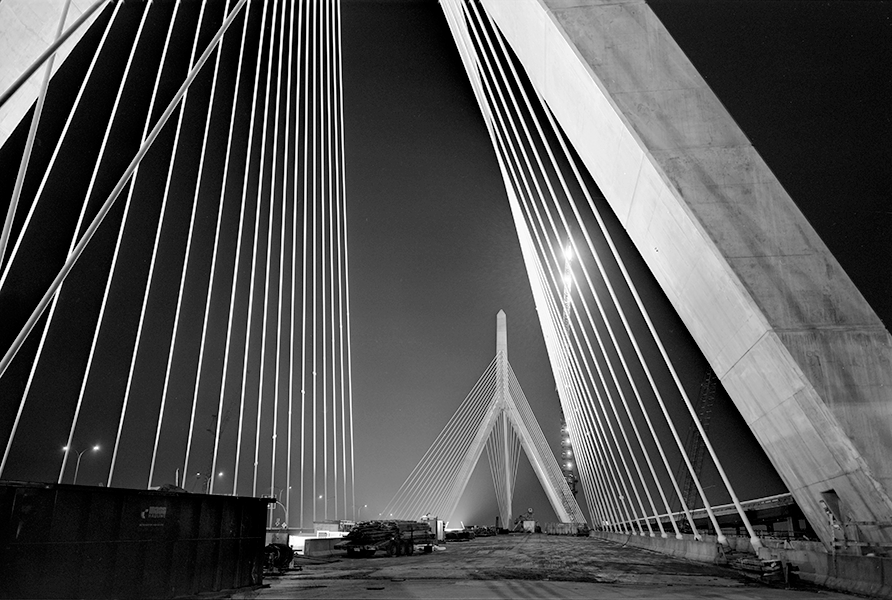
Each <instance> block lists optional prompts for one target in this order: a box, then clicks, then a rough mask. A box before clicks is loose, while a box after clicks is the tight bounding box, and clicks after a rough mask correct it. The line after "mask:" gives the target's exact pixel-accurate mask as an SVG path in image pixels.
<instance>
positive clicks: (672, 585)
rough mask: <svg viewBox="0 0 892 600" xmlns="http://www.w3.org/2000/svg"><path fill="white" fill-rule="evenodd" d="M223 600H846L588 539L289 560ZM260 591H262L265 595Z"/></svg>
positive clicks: (491, 542) (477, 543)
mask: <svg viewBox="0 0 892 600" xmlns="http://www.w3.org/2000/svg"><path fill="white" fill-rule="evenodd" d="M295 564H296V565H299V566H300V568H299V570H298V569H295V570H291V571H288V572H286V573H284V574H282V575H273V576H270V575H267V576H265V577H264V584H265V587H263V588H261V589H257V590H253V591H244V592H238V593H236V594H233V595H232V597H233V598H240V599H254V598H258V599H266V598H319V599H322V598H430V599H447V598H455V599H480V600H484V599H493V598H536V599H540V598H574V599H575V598H598V599H599V600H601V599H603V600H612V599H620V598H622V599H629V598H666V599H682V598H684V599H691V598H718V599H728V600H744V599H746V600H751V599H768V600H773V599H777V600H800V599H806V598H822V599H827V600H843V599H848V600H852V599H853V598H855V597H856V596H851V595H847V594H841V593H837V592H831V591H827V590H822V589H817V588H814V587H810V586H806V585H801V586H797V587H793V588H788V589H785V588H784V587H783V584H778V585H774V586H769V585H766V584H763V583H760V582H758V581H754V580H753V579H752V578H749V577H747V576H745V575H743V574H741V573H739V572H737V571H735V570H732V569H729V568H724V567H718V566H714V565H705V564H700V563H694V562H690V561H686V560H681V559H675V558H671V557H668V556H664V555H662V554H657V553H653V552H649V551H646V550H640V549H637V548H632V547H628V546H623V545H622V544H618V543H616V542H610V541H606V540H599V539H596V538H577V537H564V536H546V535H541V534H540V535H518V534H514V535H503V536H497V537H485V538H477V539H475V540H472V541H469V542H450V543H448V544H446V546H445V549H444V550H441V551H437V552H434V553H433V554H415V555H414V556H402V557H387V556H384V555H383V554H380V555H376V556H374V557H372V558H346V557H333V558H330V559H310V558H298V559H297V560H296V561H295ZM266 586H268V587H266Z"/></svg>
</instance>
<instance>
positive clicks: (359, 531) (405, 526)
mask: <svg viewBox="0 0 892 600" xmlns="http://www.w3.org/2000/svg"><path fill="white" fill-rule="evenodd" d="M391 539H401V540H409V541H411V542H412V543H415V544H422V543H427V542H429V541H430V540H432V539H433V536H432V535H431V530H430V526H429V525H428V524H427V523H421V522H416V521H364V522H362V523H357V524H356V525H355V526H354V527H353V529H351V530H350V533H348V534H347V535H346V536H344V540H345V541H350V542H352V543H353V544H356V545H364V546H376V545H378V544H380V543H381V542H384V541H386V540H391Z"/></svg>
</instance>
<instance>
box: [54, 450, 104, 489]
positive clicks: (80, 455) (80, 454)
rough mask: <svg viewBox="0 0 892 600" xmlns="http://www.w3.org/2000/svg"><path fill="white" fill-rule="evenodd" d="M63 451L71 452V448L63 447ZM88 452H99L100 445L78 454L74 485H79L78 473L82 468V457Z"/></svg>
mask: <svg viewBox="0 0 892 600" xmlns="http://www.w3.org/2000/svg"><path fill="white" fill-rule="evenodd" d="M62 450H64V451H65V452H68V451H69V447H68V446H62ZM88 450H92V451H93V452H96V451H98V450H99V444H96V445H95V446H93V447H92V448H84V449H83V450H81V451H80V452H78V453H77V463H75V465H74V484H77V472H78V471H79V470H80V468H81V457H82V456H83V455H84V452H86V451H88Z"/></svg>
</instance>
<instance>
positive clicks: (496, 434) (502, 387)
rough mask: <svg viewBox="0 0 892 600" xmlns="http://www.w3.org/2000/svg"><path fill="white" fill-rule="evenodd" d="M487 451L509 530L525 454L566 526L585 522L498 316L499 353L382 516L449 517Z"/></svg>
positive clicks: (502, 318) (504, 320) (501, 515)
mask: <svg viewBox="0 0 892 600" xmlns="http://www.w3.org/2000/svg"><path fill="white" fill-rule="evenodd" d="M484 448H485V449H486V456H487V459H488V460H489V470H490V474H491V475H492V481H493V487H494V488H495V491H496V500H497V501H498V505H499V518H500V522H501V523H502V524H503V526H504V527H505V528H508V527H509V526H510V525H511V522H512V517H513V515H514V510H513V502H512V501H513V498H514V489H515V483H516V481H517V468H518V466H519V464H520V453H521V450H522V451H523V453H524V454H526V456H527V458H528V459H529V461H530V463H531V464H532V467H533V470H534V471H535V473H536V476H537V477H538V479H539V482H540V483H541V484H542V488H543V489H544V490H545V493H546V496H547V497H548V501H549V502H550V503H551V507H552V509H553V510H554V513H555V515H556V516H557V518H558V520H559V521H561V522H562V523H575V524H577V525H583V524H585V522H586V519H585V516H584V515H583V514H582V510H581V509H580V508H579V504H578V503H577V502H576V498H575V497H574V495H573V492H572V491H571V490H570V486H569V485H568V484H567V480H566V475H565V472H564V470H563V469H562V468H561V466H560V465H559V464H558V462H557V460H556V459H555V457H554V454H553V453H552V451H551V448H550V447H549V445H548V442H547V441H546V438H545V435H544V434H543V433H542V429H541V428H540V427H539V422H538V421H537V420H536V416H535V415H534V414H533V410H532V408H530V403H529V401H528V400H527V399H526V396H525V395H524V393H523V389H522V388H521V386H520V382H519V381H518V380H517V375H515V373H514V369H512V368H511V364H510V363H509V362H508V325H507V318H506V315H505V313H504V311H499V313H498V315H497V316H496V355H495V356H494V357H493V359H492V362H490V364H489V366H488V367H487V368H486V370H485V371H484V372H483V374H482V375H481V376H480V379H478V380H477V382H476V383H475V384H474V387H473V388H472V390H471V392H470V393H469V394H468V395H467V397H466V398H465V400H464V401H463V402H462V404H461V406H459V407H458V410H456V411H455V414H454V415H453V416H452V418H451V419H450V420H449V422H448V423H447V424H446V426H445V427H444V428H443V431H442V432H440V435H438V436H437V438H436V439H435V440H434V442H433V444H432V445H431V447H430V448H429V449H428V451H427V452H426V453H425V455H424V456H423V457H422V459H421V461H420V462H419V463H418V465H417V466H416V467H415V469H413V471H412V473H411V474H410V475H409V477H408V478H407V479H406V481H405V482H404V483H403V485H402V486H401V487H400V488H399V490H397V493H396V495H395V496H394V497H393V499H392V500H391V501H390V503H389V504H388V505H387V506H385V507H384V513H386V514H387V515H393V516H394V517H397V518H404V519H417V518H418V517H419V516H421V515H443V516H444V517H445V518H447V519H449V518H450V517H452V515H453V514H454V512H455V508H456V506H457V505H458V502H459V500H460V499H461V497H462V495H463V494H464V492H465V488H466V487H467V485H468V481H469V480H470V478H471V474H472V472H473V471H474V468H475V467H476V466H477V462H478V461H479V460H480V457H481V456H482V455H483V450H484Z"/></svg>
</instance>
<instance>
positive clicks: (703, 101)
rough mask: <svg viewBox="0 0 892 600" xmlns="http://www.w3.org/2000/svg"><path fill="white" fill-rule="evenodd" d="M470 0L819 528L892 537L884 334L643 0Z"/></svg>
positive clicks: (889, 393)
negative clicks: (504, 44)
mask: <svg viewBox="0 0 892 600" xmlns="http://www.w3.org/2000/svg"><path fill="white" fill-rule="evenodd" d="M482 4H483V6H484V8H485V10H486V12H487V13H488V14H489V15H490V16H491V17H492V19H493V20H494V21H495V23H496V25H497V27H498V28H499V30H500V31H501V32H502V34H503V35H504V36H505V38H506V39H507V41H508V43H509V45H510V46H511V48H512V50H513V51H514V53H515V55H516V56H517V57H518V59H519V60H520V62H521V64H522V65H523V67H524V69H525V71H526V73H527V75H528V77H529V79H530V81H531V83H532V85H533V86H534V87H535V88H536V89H537V90H538V91H539V93H540V94H541V95H542V96H543V97H544V98H545V100H546V102H547V104H548V106H549V108H550V109H551V111H552V112H553V113H554V115H555V117H556V119H557V120H558V122H559V123H560V125H561V127H562V129H563V131H564V132H565V133H566V135H567V136H568V138H569V139H570V141H571V142H572V144H573V146H574V148H575V150H576V152H577V153H578V155H579V157H580V158H581V160H582V162H583V164H584V165H585V167H586V169H587V170H588V172H589V173H590V174H591V176H592V177H593V178H594V180H595V182H596V183H597V184H598V187H599V188H600V190H601V191H602V192H603V193H604V195H605V197H606V199H607V201H608V203H609V204H610V206H611V207H612V209H613V211H614V212H615V213H616V215H617V216H618V217H619V220H620V222H621V223H622V225H623V226H624V227H625V229H626V231H627V232H628V234H629V236H630V238H631V239H632V241H633V243H634V244H635V246H636V248H637V249H638V251H639V253H640V254H641V256H642V257H643V258H644V260H645V262H646V263H647V264H648V266H649V268H650V270H651V272H652V273H653V275H654V277H655V278H656V280H657V281H658V283H659V284H660V286H661V287H662V289H663V291H664V292H665V293H666V296H667V297H668V299H669V300H670V302H671V303H672V304H673V306H674V308H675V310H676V311H677V312H678V314H679V316H680V317H681V318H682V320H683V321H684V322H685V325H686V326H687V328H688V330H689V331H690V333H691V335H692V336H693V337H694V339H695V340H696V342H697V344H698V345H699V347H700V349H701V351H702V352H703V354H704V355H705V356H706V358H707V360H708V361H709V363H710V366H711V367H712V369H713V370H714V371H715V373H716V375H717V376H718V377H719V379H720V380H721V382H722V385H723V386H724V388H725V389H726V390H727V391H728V393H729V395H730V396H731V399H732V400H733V401H734V403H735V405H736V406H737V408H738V410H739V411H740V413H741V415H742V416H743V418H744V419H745V421H746V422H747V424H748V426H749V427H750V429H751V430H752V431H753V433H754V435H755V437H756V439H757V440H758V441H759V443H760V444H761V446H762V448H763V449H764V450H765V452H766V454H767V455H768V457H769V458H770V459H771V461H772V463H773V464H774V466H775V468H776V469H777V471H778V473H779V475H780V476H781V477H782V479H783V480H784V482H785V484H786V485H787V488H788V489H789V490H790V492H791V493H792V494H793V496H794V498H795V499H796V502H797V504H798V505H799V507H800V508H801V509H802V510H803V512H804V513H805V515H806V516H807V517H808V520H809V522H810V523H811V525H812V526H813V527H814V529H815V530H816V531H817V532H818V534H819V535H820V537H821V539H822V540H823V541H824V543H825V544H826V545H827V546H828V547H829V546H831V545H832V544H833V543H834V541H835V537H836V536H835V533H838V530H839V526H840V525H843V526H844V527H845V528H846V529H847V531H846V536H847V537H848V538H849V539H852V538H857V540H858V541H859V542H860V543H861V544H866V545H870V543H878V544H888V543H890V542H892V528H890V527H888V523H889V521H890V515H892V498H890V496H892V460H890V459H889V458H890V456H892V436H890V435H889V432H890V431H892V336H890V335H889V332H888V331H887V330H886V329H885V327H884V326H883V324H882V322H881V321H880V319H879V318H878V317H877V315H876V314H875V313H874V311H873V310H872V309H871V308H870V306H869V305H868V304H867V302H866V301H865V299H864V298H863V297H862V295H861V294H860V292H859V291H858V290H857V289H856V288H855V286H854V284H853V283H852V281H851V280H850V279H849V277H848V276H847V275H846V273H845V272H844V271H843V270H842V268H841V267H840V265H839V263H838V262H837V260H836V259H835V258H834V257H833V255H832V254H831V253H830V251H829V250H828V249H827V247H826V245H825V244H824V243H823V242H822V241H821V239H820V238H819V237H818V235H817V234H816V233H815V231H814V229H813V228H812V227H811V225H810V224H809V223H808V221H807V220H806V219H805V217H804V216H803V215H802V213H801V212H800V211H799V209H798V208H797V207H796V205H795V204H794V202H793V200H792V199H791V198H790V197H789V195H788V194H787V193H786V191H785V190H784V189H783V188H782V187H781V185H780V183H779V182H778V181H777V179H776V178H775V176H774V175H773V174H772V172H771V170H770V169H769V168H768V166H767V165H766V164H765V163H764V161H763V160H762V158H761V157H760V156H759V154H758V153H757V152H756V150H755V149H754V148H753V146H752V144H751V143H750V142H749V140H748V139H747V138H746V136H745V135H744V134H743V132H742V131H741V130H740V128H739V127H738V126H737V125H736V123H735V122H734V119H733V118H732V117H731V115H729V114H728V112H727V111H726V110H725V108H724V106H722V103H721V102H720V101H719V99H718V98H717V97H716V96H715V94H714V93H713V92H712V91H711V90H710V89H709V86H708V85H707V84H706V82H705V81H704V80H703V78H702V77H701V76H700V74H699V73H698V72H697V70H696V69H695V68H694V66H693V65H692V64H691V62H690V61H689V60H688V58H687V57H686V56H685V54H684V53H683V52H682V50H681V49H680V48H679V47H678V45H677V44H676V43H675V41H674V40H673V39H672V37H671V35H670V34H669V32H668V31H667V30H666V28H665V27H664V26H663V24H662V23H661V22H660V20H659V19H658V18H657V16H656V15H655V14H654V12H653V11H652V10H651V9H650V7H648V6H647V4H646V2H644V0H576V1H573V2H568V1H567V0H482ZM830 513H832V517H831V516H829V514H830ZM834 521H835V522H834ZM846 523H848V524H849V525H848V526H845V525H844V524H846Z"/></svg>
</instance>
